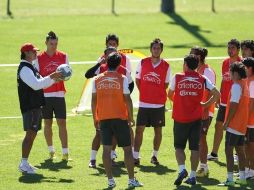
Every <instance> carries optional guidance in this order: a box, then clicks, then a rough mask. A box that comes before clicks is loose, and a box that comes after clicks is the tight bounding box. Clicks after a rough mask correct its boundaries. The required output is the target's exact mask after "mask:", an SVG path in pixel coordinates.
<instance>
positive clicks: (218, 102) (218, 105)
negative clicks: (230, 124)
mask: <svg viewBox="0 0 254 190" xmlns="http://www.w3.org/2000/svg"><path fill="white" fill-rule="evenodd" d="M215 107H216V108H219V107H220V100H218V101H217V102H215Z"/></svg>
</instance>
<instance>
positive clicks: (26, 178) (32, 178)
mask: <svg viewBox="0 0 254 190" xmlns="http://www.w3.org/2000/svg"><path fill="white" fill-rule="evenodd" d="M19 182H21V183H42V182H46V183H73V182H74V180H72V179H63V178H60V179H58V178H56V177H44V176H43V175H42V174H23V175H22V176H20V177H19Z"/></svg>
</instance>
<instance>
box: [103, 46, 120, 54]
mask: <svg viewBox="0 0 254 190" xmlns="http://www.w3.org/2000/svg"><path fill="white" fill-rule="evenodd" d="M108 51H112V52H117V49H116V48H115V47H112V46H109V47H107V48H106V49H105V50H104V54H107V52H108Z"/></svg>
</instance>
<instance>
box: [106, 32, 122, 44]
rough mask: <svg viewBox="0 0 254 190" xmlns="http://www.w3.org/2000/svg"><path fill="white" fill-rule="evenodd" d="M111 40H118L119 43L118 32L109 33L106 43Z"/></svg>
mask: <svg viewBox="0 0 254 190" xmlns="http://www.w3.org/2000/svg"><path fill="white" fill-rule="evenodd" d="M110 40H113V41H116V43H117V45H118V44H119V38H118V36H117V35H116V34H108V35H107V37H106V44H107V43H108V42H109V41H110Z"/></svg>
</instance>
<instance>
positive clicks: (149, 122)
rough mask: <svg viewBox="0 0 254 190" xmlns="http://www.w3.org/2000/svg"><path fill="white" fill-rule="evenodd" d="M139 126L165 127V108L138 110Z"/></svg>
mask: <svg viewBox="0 0 254 190" xmlns="http://www.w3.org/2000/svg"><path fill="white" fill-rule="evenodd" d="M137 126H146V127H151V126H152V127H164V126H165V106H163V107H161V108H142V107H140V108H139V109H138V115H137Z"/></svg>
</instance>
